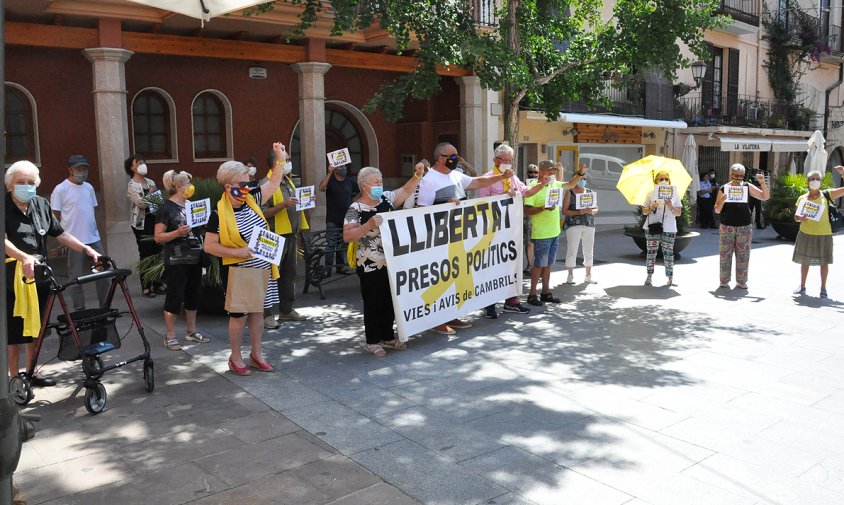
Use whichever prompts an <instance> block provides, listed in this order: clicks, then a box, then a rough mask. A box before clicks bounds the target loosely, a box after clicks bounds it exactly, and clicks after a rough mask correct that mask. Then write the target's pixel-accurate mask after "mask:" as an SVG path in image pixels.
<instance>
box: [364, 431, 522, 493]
mask: <svg viewBox="0 0 844 505" xmlns="http://www.w3.org/2000/svg"><path fill="white" fill-rule="evenodd" d="M352 459H353V460H355V461H357V462H358V463H360V464H361V465H363V466H364V467H366V468H368V469H369V470H370V471H371V472H373V473H375V474H376V475H378V476H380V477H381V478H382V479H384V480H385V481H387V482H388V483H389V484H392V485H394V486H396V487H397V488H399V489H400V490H402V491H404V492H405V493H407V494H409V495H410V496H412V497H413V498H415V499H417V500H419V501H421V502H422V503H425V504H428V505H452V504H456V503H480V502H482V501H483V500H487V499H490V498H493V497H496V496H500V495H502V494H504V493H505V492H506V490H505V489H504V488H502V487H500V486H498V485H496V484H493V483H492V482H491V481H489V480H487V479H484V478H482V477H480V476H479V475H477V474H475V473H473V472H470V471H467V470H465V469H463V468H462V467H461V466H458V465H457V464H455V463H453V462H451V461H449V460H448V459H447V458H444V457H442V456H439V455H437V454H436V453H435V452H433V451H430V450H428V449H425V448H424V447H422V446H420V445H417V444H415V443H413V442H411V441H409V440H402V441H399V442H396V443H393V444H389V445H386V446H382V447H375V448H373V449H369V450H367V451H364V452H359V453H357V454H354V455H352Z"/></svg>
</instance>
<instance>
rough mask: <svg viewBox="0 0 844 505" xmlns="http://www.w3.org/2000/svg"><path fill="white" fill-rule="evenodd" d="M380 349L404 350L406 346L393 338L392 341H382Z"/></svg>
mask: <svg viewBox="0 0 844 505" xmlns="http://www.w3.org/2000/svg"><path fill="white" fill-rule="evenodd" d="M381 347H386V348H388V349H399V350H404V349H407V344H406V343H405V342H402V341H401V340H399V339H397V338H394V339H393V340H382V341H381Z"/></svg>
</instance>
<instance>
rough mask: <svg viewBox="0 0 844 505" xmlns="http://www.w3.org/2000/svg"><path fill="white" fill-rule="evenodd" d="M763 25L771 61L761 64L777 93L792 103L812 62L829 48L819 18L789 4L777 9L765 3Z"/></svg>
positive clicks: (781, 98)
mask: <svg viewBox="0 0 844 505" xmlns="http://www.w3.org/2000/svg"><path fill="white" fill-rule="evenodd" d="M762 27H763V28H764V29H765V34H764V35H763V36H762V39H763V40H766V41H767V42H768V61H766V62H765V63H763V64H762V67H763V68H764V69H765V71H766V72H767V73H768V83H769V84H770V85H771V90H772V91H773V93H774V97H776V98H777V99H779V100H782V101H784V102H786V103H789V104H793V103H794V102H795V101H796V100H797V95H798V91H799V85H800V79H802V78H803V76H804V75H805V74H806V72H808V71H809V70H811V69H812V68H813V67H812V64H813V62H817V61H819V59H820V57H821V54H823V53H828V52H829V51H830V48H829V45H828V44H827V41H826V39H825V38H824V37H822V36H821V30H820V22H819V19H818V18H816V17H814V16H812V15H810V14H808V13H807V12H805V11H802V10H800V8H799V7H798V8H791V7H787V8H786V9H783V10H780V11H777V12H775V13H771V11H770V10H768V8H767V7H765V10H764V12H763V15H762Z"/></svg>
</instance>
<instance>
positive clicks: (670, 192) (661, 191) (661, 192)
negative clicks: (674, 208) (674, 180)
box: [656, 184, 674, 200]
mask: <svg viewBox="0 0 844 505" xmlns="http://www.w3.org/2000/svg"><path fill="white" fill-rule="evenodd" d="M672 198H674V186H668V185H667V184H660V185H659V186H657V187H656V199H657V200H671V199H672Z"/></svg>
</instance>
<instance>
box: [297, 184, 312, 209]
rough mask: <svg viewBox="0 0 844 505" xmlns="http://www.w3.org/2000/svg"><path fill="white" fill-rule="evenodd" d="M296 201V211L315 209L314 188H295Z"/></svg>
mask: <svg viewBox="0 0 844 505" xmlns="http://www.w3.org/2000/svg"><path fill="white" fill-rule="evenodd" d="M296 199H297V200H299V203H297V204H296V210H305V209H313V208H314V207H316V197H315V196H314V187H313V186H305V187H302V188H296Z"/></svg>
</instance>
